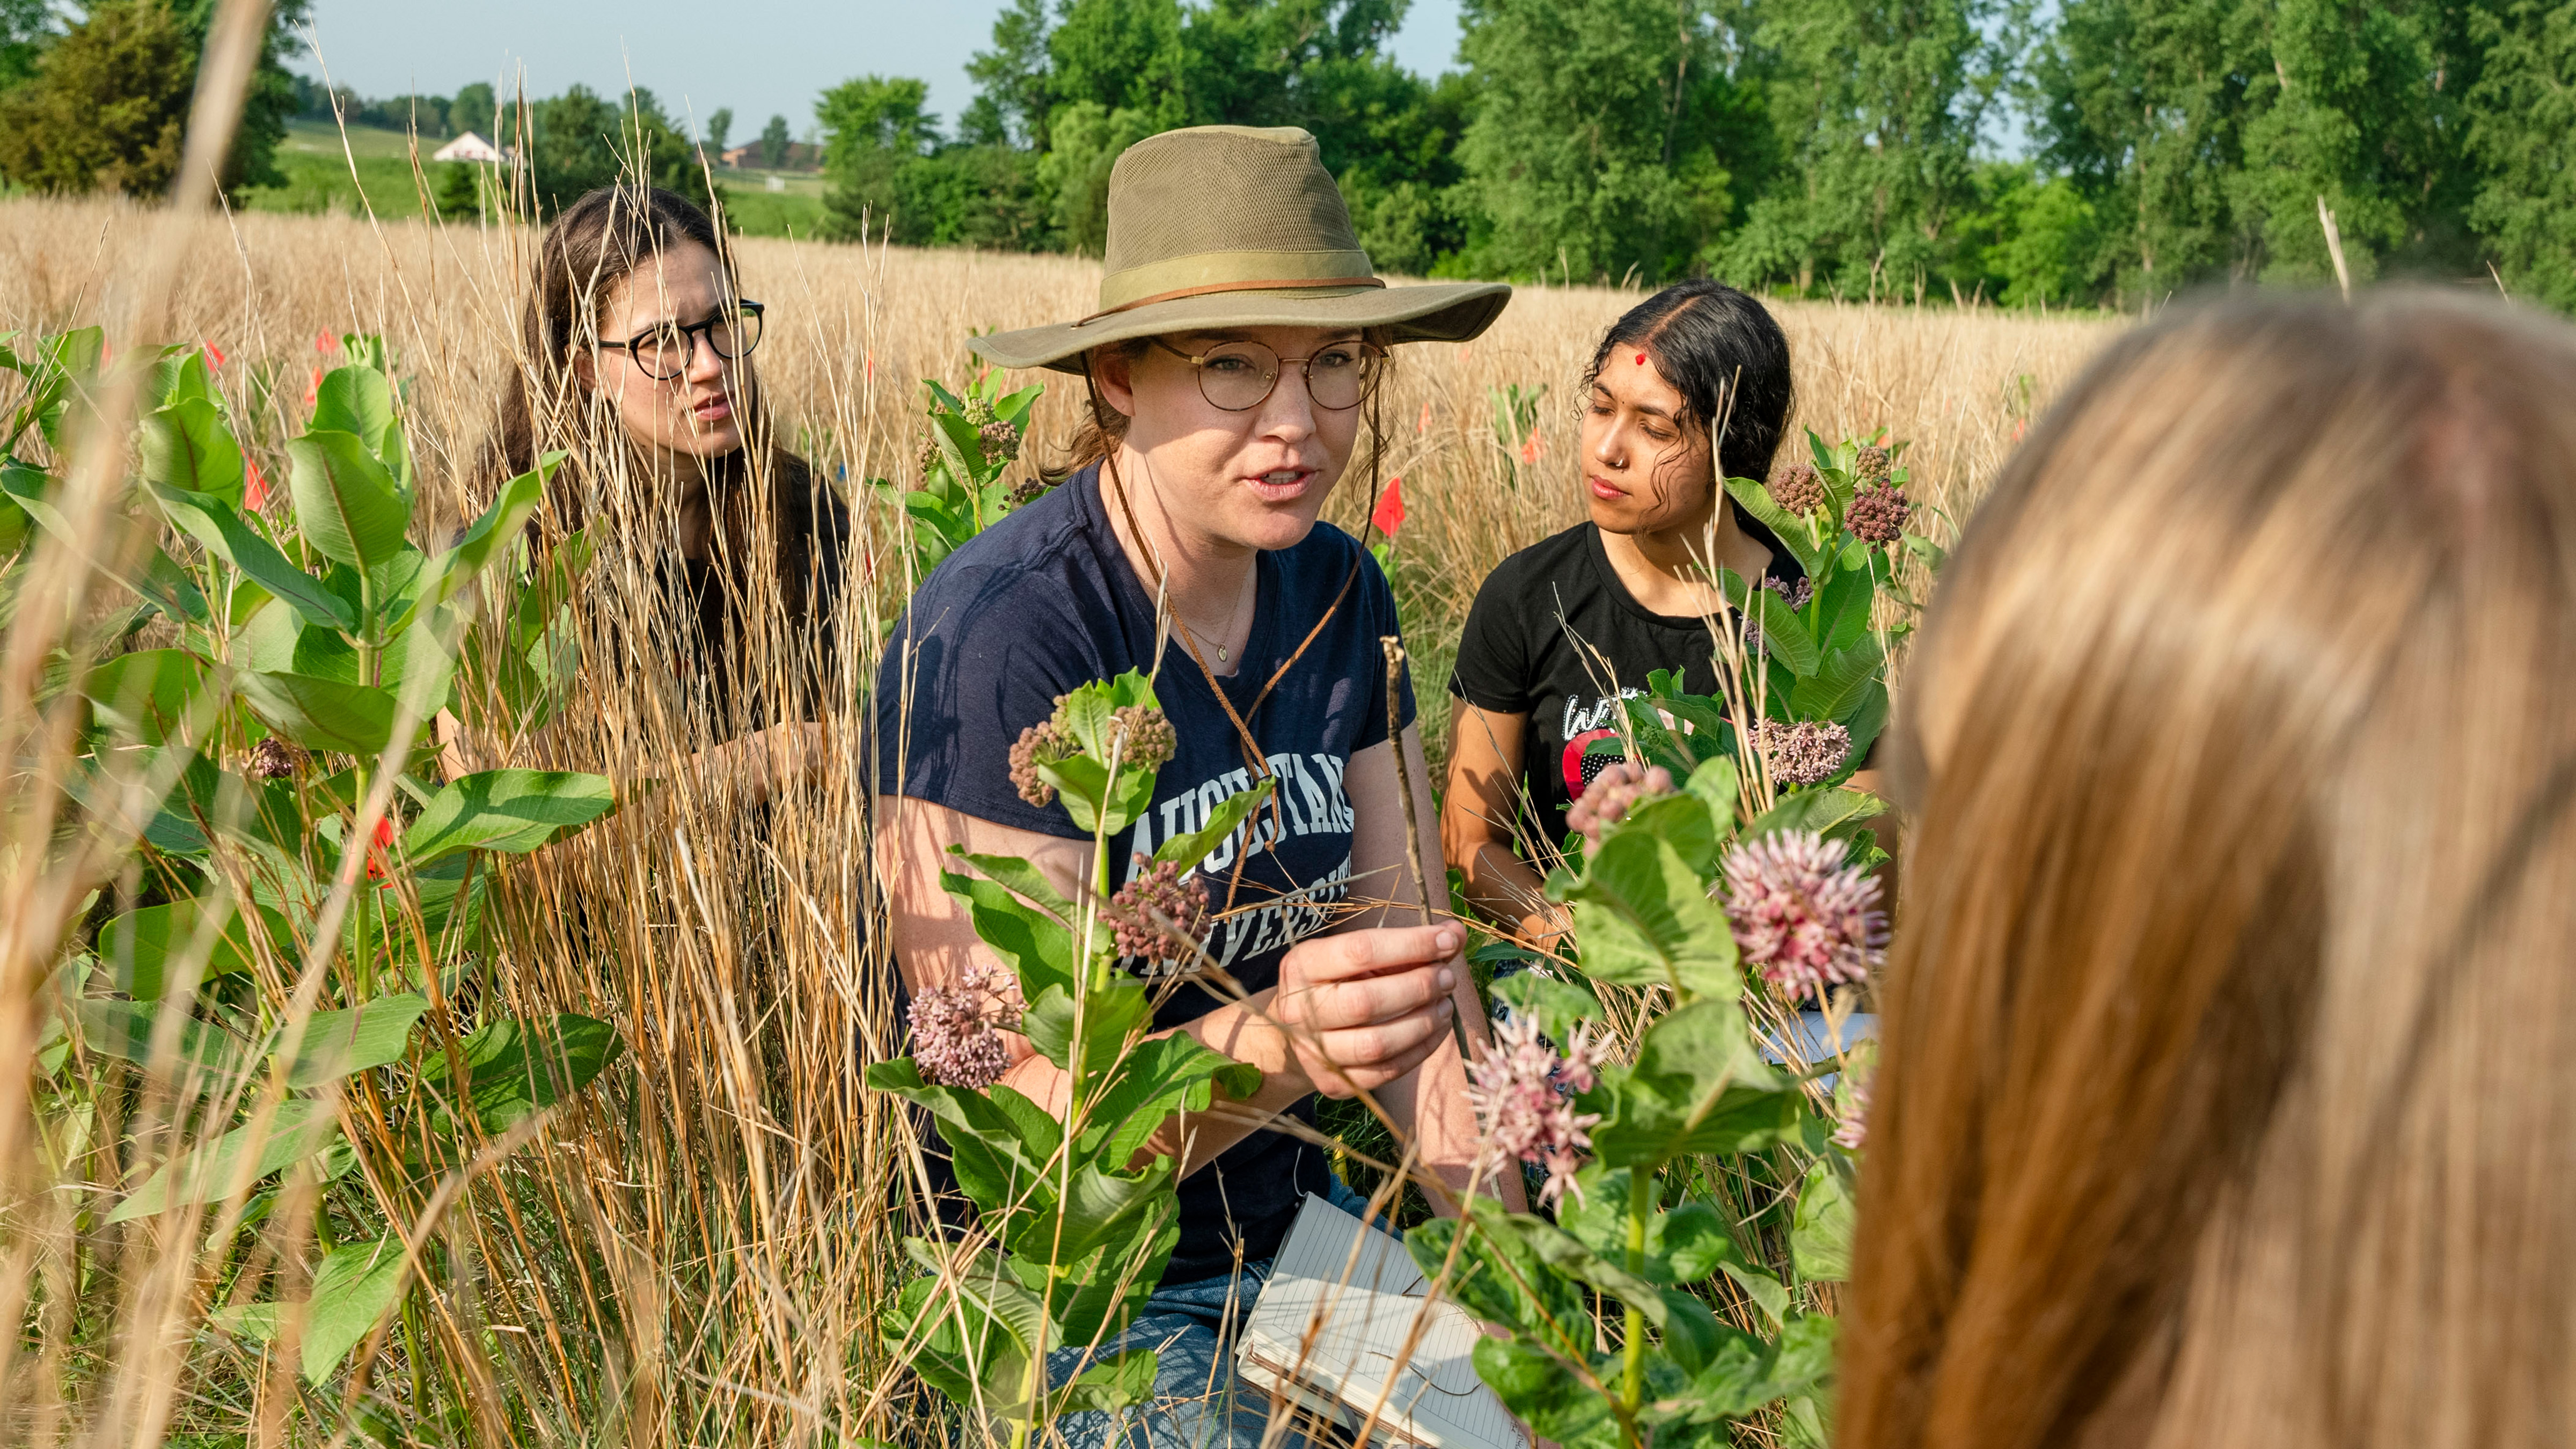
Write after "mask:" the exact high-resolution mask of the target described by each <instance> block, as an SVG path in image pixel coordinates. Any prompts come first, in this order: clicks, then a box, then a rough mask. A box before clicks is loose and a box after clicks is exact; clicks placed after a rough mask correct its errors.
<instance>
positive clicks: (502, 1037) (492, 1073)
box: [420, 1012, 625, 1132]
mask: <svg viewBox="0 0 2576 1449" xmlns="http://www.w3.org/2000/svg"><path fill="white" fill-rule="evenodd" d="M624 1046H625V1043H623V1042H621V1041H620V1040H618V1036H617V1030H616V1028H614V1027H612V1026H610V1025H609V1024H608V1023H607V1022H604V1021H594V1020H592V1019H591V1018H590V1017H587V1016H576V1015H574V1014H573V1013H571V1012H565V1013H563V1014H562V1015H560V1016H557V1017H556V1018H555V1019H554V1020H553V1021H551V1022H547V1023H543V1024H537V1023H531V1022H525V1021H520V1020H517V1019H516V1018H511V1017H504V1018H502V1019H500V1020H497V1021H488V1022H485V1023H484V1024H483V1025H482V1026H480V1027H478V1028H476V1029H475V1030H474V1032H473V1033H472V1034H470V1035H468V1036H467V1037H466V1038H465V1039H464V1040H463V1041H462V1042H460V1043H458V1050H459V1052H460V1054H461V1055H462V1056H463V1057H464V1059H465V1069H466V1071H467V1073H468V1074H469V1081H468V1084H467V1087H466V1097H467V1099H468V1101H469V1103H470V1105H471V1107H472V1109H473V1112H474V1116H475V1118H476V1120H478V1121H479V1122H481V1123H482V1124H483V1130H484V1131H486V1132H504V1131H507V1130H509V1129H510V1128H512V1127H514V1126H516V1125H518V1124H519V1123H520V1122H521V1121H523V1120H525V1119H526V1118H528V1117H530V1116H532V1115H534V1114H535V1113H537V1112H540V1111H542V1110H544V1109H545V1108H548V1107H551V1106H553V1105H554V1104H555V1103H557V1102H559V1101H561V1100H563V1099H564V1098H566V1097H569V1096H571V1095H572V1094H574V1093H575V1092H578V1091H580V1090H581V1089H582V1088H584V1087H587V1086H589V1085H590V1084H591V1083H592V1082H593V1081H595V1080H597V1079H598V1077H599V1074H600V1073H601V1072H604V1071H606V1070H607V1069H608V1064H609V1063H610V1062H612V1061H615V1060H616V1059H617V1054H618V1053H619V1052H620V1051H621V1050H623V1049H624ZM420 1075H421V1080H422V1082H424V1083H426V1084H429V1085H431V1086H444V1085H445V1084H447V1083H448V1082H449V1068H448V1061H447V1055H446V1053H444V1052H430V1053H428V1054H427V1055H426V1056H425V1058H424V1059H423V1061H422V1063H421V1073H420ZM447 1090H448V1091H449V1092H450V1093H451V1094H452V1093H453V1088H452V1087H448V1088H447Z"/></svg>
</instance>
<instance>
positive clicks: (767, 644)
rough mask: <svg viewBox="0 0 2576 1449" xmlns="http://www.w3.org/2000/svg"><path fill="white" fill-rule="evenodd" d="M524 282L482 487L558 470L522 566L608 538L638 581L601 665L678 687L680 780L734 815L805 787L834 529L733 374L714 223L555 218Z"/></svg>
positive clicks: (686, 213) (634, 204)
mask: <svg viewBox="0 0 2576 1449" xmlns="http://www.w3.org/2000/svg"><path fill="white" fill-rule="evenodd" d="M530 282H531V287H530V291H529V294H528V300H527V305H526V308H525V311H524V312H523V314H522V317H521V322H520V333H521V336H520V346H521V349H522V355H521V356H519V357H518V358H517V359H515V364H516V365H514V366H513V367H512V368H511V369H510V375H509V380H508V383H507V385H506V388H505V390H504V395H503V398H502V406H501V414H500V418H499V422H498V425H497V427H496V430H495V433H494V437H493V439H492V443H491V446H490V448H489V452H488V457H487V460H486V471H487V472H488V473H489V474H490V475H491V479H492V481H493V482H494V483H495V484H496V485H497V483H498V482H499V480H501V479H506V478H510V477H513V476H516V475H517V474H520V473H524V472H527V471H528V470H530V469H532V468H534V467H536V466H537V463H538V460H539V459H540V458H541V457H542V456H544V455H545V454H546V453H549V452H554V451H561V452H563V453H564V454H565V455H566V456H565V459H564V462H563V465H562V466H561V467H560V468H558V469H557V470H556V472H555V474H554V476H553V478H552V479H551V480H550V482H549V484H548V486H547V494H546V503H545V506H544V507H543V508H541V509H540V510H539V515H538V517H537V518H536V519H535V520H533V521H532V522H531V524H530V529H529V532H530V539H531V542H532V543H533V544H534V545H535V546H536V549H537V550H538V551H539V552H540V553H543V552H545V551H547V550H550V549H551V548H553V547H554V546H555V545H556V544H557V543H558V542H560V541H561V540H562V539H563V538H564V537H565V536H566V535H568V534H569V533H571V532H572V531H573V530H575V529H586V530H587V531H588V532H589V534H590V536H591V542H592V543H593V544H599V543H601V542H603V541H604V539H605V538H606V537H607V535H608V534H609V533H610V532H611V531H614V532H616V533H617V534H619V535H620V536H621V537H622V539H623V541H624V542H625V543H626V545H627V546H628V547H629V548H630V549H631V550H632V551H633V552H635V553H636V554H637V555H639V556H640V557H641V558H642V559H643V560H645V561H646V562H647V568H646V570H645V571H644V574H643V575H642V576H643V577H645V578H648V579H649V580H650V581H651V582H650V590H651V592H652V593H653V594H654V595H655V596H656V597H654V598H652V599H651V600H650V601H649V603H650V604H651V605H652V606H653V607H649V608H644V609H633V610H627V611H624V617H625V618H626V619H627V621H628V625H627V627H626V628H625V629H624V630H623V631H622V632H621V633H620V634H619V635H618V636H617V637H616V639H615V640H614V653H615V655H616V656H617V657H616V658H614V659H612V660H611V661H609V663H610V666H611V667H612V668H617V669H628V670H631V669H634V668H637V667H639V666H642V665H648V664H649V665H653V666H656V667H668V668H670V669H671V670H673V671H674V672H675V673H676V674H677V675H678V677H679V678H678V683H679V685H680V691H679V693H680V709H679V711H678V713H677V718H679V719H680V720H682V721H684V722H685V723H686V725H687V727H688V728H689V729H691V730H693V731H694V732H695V733H696V734H698V735H699V736H700V737H701V738H700V739H699V740H698V741H697V742H696V743H697V745H698V748H697V749H696V752H695V753H694V754H693V755H692V756H691V757H690V763H692V764H693V765H695V766H696V767H697V768H698V769H699V770H700V771H701V773H702V774H703V775H704V776H705V777H706V778H708V779H710V780H712V781H715V782H717V783H719V784H721V785H723V786H725V787H727V788H729V789H731V790H732V791H734V792H735V793H736V794H738V795H740V796H742V797H745V798H748V799H751V800H759V799H763V798H766V797H767V796H769V795H771V794H773V793H775V792H776V791H777V790H779V789H781V788H783V787H784V786H786V785H787V784H789V783H790V782H792V781H794V780H797V779H801V778H805V777H807V776H810V775H811V774H812V772H813V771H814V770H815V768H816V767H817V766H818V765H819V763H820V762H821V759H822V746H823V740H822V726H821V725H820V724H817V723H814V722H813V721H814V718H815V715H816V714H817V713H818V712H819V709H818V705H819V700H818V696H819V695H820V694H821V693H822V692H823V687H824V683H825V681H826V680H828V678H829V677H830V675H831V673H832V666H833V662H834V657H835V645H836V641H835V638H834V630H833V617H834V615H835V613H836V612H837V606H838V603H839V597H840V583H841V572H842V559H843V555H844V553H845V552H846V550H847V548H848V540H849V533H850V523H849V515H848V512H847V510H846V509H845V508H844V507H843V505H842V504H841V502H840V500H839V498H838V497H837V496H835V495H834V494H833V492H832V490H831V488H830V487H829V486H828V485H827V484H825V483H824V482H823V481H822V480H821V478H819V477H818V476H817V475H816V474H815V472H814V469H813V468H812V466H811V465H810V464H808V463H807V462H806V461H805V460H804V459H803V458H800V457H798V456H797V455H796V454H794V453H792V452H790V451H788V450H787V449H785V448H783V447H780V446H778V445H777V443H776V442H775V441H774V438H773V433H772V428H771V424H770V418H769V412H768V408H767V407H766V405H765V403H764V400H763V398H762V395H761V389H760V381H759V374H758V373H757V372H756V371H755V370H754V368H753V365H752V353H753V349H754V348H756V347H757V346H758V345H759V343H760V336H761V324H762V318H763V314H764V311H765V309H764V308H763V307H762V306H761V304H760V303H758V302H753V301H747V300H745V299H744V298H743V297H742V295H741V293H740V290H739V289H738V288H737V286H736V285H735V278H734V273H733V264H732V259H731V257H730V256H729V255H728V254H727V252H726V250H725V248H724V246H723V244H722V238H721V236H720V234H719V233H718V232H717V230H716V226H715V223H714V222H713V220H712V219H710V218H709V217H708V215H707V214H706V213H705V212H704V211H701V210H700V209H698V207H697V206H695V205H694V204H692V203H691V202H689V201H688V200H686V199H684V198H682V197H681V196H679V195H677V194H675V193H673V192H669V191H664V190H660V189H658V188H637V187H630V186H623V185H621V186H616V187H607V188H602V189H600V190H597V191H593V192H590V193H589V194H587V195H585V196H583V197H582V198H581V199H580V200H578V201H576V202H574V203H573V204H572V205H571V206H569V207H567V208H565V209H564V212H563V214H562V215H560V216H558V217H557V218H556V219H555V222H554V224H553V225H552V226H550V227H548V228H547V229H546V235H545V240H544V241H543V243H542V244H541V245H540V246H539V248H538V253H537V263H536V270H535V275H534V276H533V277H532V278H531V279H530ZM657 616H658V617H657ZM639 619H640V620H641V623H640V624H638V623H636V622H635V621H637V620H639ZM781 665H784V666H785V667H783V668H782V667H779V666H781ZM442 736H443V737H444V738H448V739H450V740H451V741H452V740H453V739H454V738H455V731H454V724H453V721H442ZM653 773H659V772H658V771H656V772H653Z"/></svg>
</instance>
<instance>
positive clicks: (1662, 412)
mask: <svg viewBox="0 0 2576 1449" xmlns="http://www.w3.org/2000/svg"><path fill="white" fill-rule="evenodd" d="M1592 390H1593V391H1594V392H1597V393H1599V394H1601V395H1602V396H1604V397H1608V396H1609V395H1610V389H1608V388H1606V387H1603V386H1602V385H1601V383H1600V382H1599V380H1597V379H1596V380H1595V381H1594V382H1593V384H1592ZM1629 406H1630V407H1633V408H1635V409H1636V410H1637V411H1639V412H1641V413H1651V414H1653V415H1654V416H1656V417H1659V418H1662V419H1663V420H1664V421H1665V422H1668V423H1674V424H1676V425H1678V424H1679V423H1680V421H1681V419H1680V418H1679V417H1678V416H1676V415H1675V414H1674V413H1673V412H1672V410H1671V409H1669V408H1659V407H1657V406H1655V405H1654V404H1653V403H1630V404H1629Z"/></svg>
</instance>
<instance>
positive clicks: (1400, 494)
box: [1369, 475, 1404, 538]
mask: <svg viewBox="0 0 2576 1449" xmlns="http://www.w3.org/2000/svg"><path fill="white" fill-rule="evenodd" d="M1369 522H1370V524H1372V525H1373V526H1375V527H1376V529H1377V531H1378V532H1379V533H1382V534H1384V535H1385V536H1387V537H1388V538H1393V537H1395V531H1396V530H1397V529H1399V528H1402V527H1404V478H1403V477H1402V475H1398V476H1396V477H1393V478H1389V479H1387V480H1386V492H1385V494H1384V495H1382V496H1381V497H1380V498H1379V499H1378V501H1377V512H1375V513H1372V514H1370V515H1369Z"/></svg>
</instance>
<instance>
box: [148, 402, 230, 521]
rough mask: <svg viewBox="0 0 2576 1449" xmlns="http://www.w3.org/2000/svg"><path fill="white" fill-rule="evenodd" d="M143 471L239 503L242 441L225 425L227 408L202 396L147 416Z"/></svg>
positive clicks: (174, 485) (158, 480) (151, 477)
mask: <svg viewBox="0 0 2576 1449" xmlns="http://www.w3.org/2000/svg"><path fill="white" fill-rule="evenodd" d="M142 444H143V476H144V478H145V479H147V480H148V481H150V482H154V483H160V484H164V485H166V486H168V487H172V488H178V489H183V490H185V491H187V492H190V493H201V494H204V495H205V496H207V497H209V498H219V499H222V500H223V502H224V504H225V506H226V507H230V508H239V507H240V506H241V501H242V485H243V482H244V479H245V477H246V476H247V475H246V474H245V473H244V472H243V469H242V451H241V444H239V443H237V442H235V441H233V433H232V429H231V428H229V427H227V426H225V424H224V415H223V410H222V409H221V408H220V407H219V406H217V405H216V404H215V403H213V402H210V401H208V400H206V399H204V398H200V397H191V398H183V399H181V400H179V401H177V402H174V403H172V404H170V405H169V406H168V407H165V408H163V409H161V410H160V411H159V412H157V413H153V414H151V415H150V416H148V417H146V418H145V419H144V420H143V438H142Z"/></svg>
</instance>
